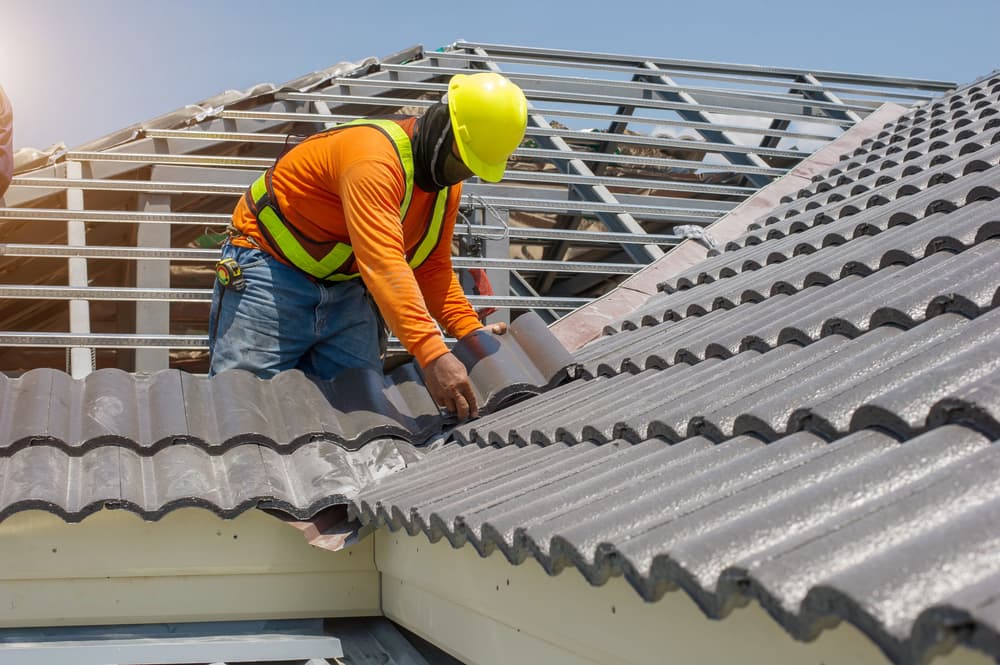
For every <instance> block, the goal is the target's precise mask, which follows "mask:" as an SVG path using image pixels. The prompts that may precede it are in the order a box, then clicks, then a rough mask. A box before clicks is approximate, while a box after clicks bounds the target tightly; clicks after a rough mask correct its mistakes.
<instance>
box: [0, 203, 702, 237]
mask: <svg viewBox="0 0 1000 665" xmlns="http://www.w3.org/2000/svg"><path fill="white" fill-rule="evenodd" d="M0 219H18V220H28V219H35V220H46V221H65V220H67V219H83V220H86V221H93V222H118V223H127V224H134V223H147V222H152V223H161V224H209V225H220V224H221V225H225V224H228V223H229V220H230V219H231V216H230V215H228V214H205V213H162V214H150V213H141V212H111V211H100V212H98V211H70V210H48V209H43V208H0ZM463 228H468V229H470V230H469V231H468V232H469V233H470V234H471V235H474V236H495V235H497V234H502V233H504V232H505V230H504V227H502V226H482V225H472V226H470V227H463V226H461V225H459V226H458V227H456V231H455V233H456V235H461V234H462V229H463ZM507 232H508V233H509V234H510V237H511V238H522V239H537V240H547V239H548V240H575V241H578V242H595V243H629V242H631V243H642V244H646V243H654V244H676V243H678V242H680V240H682V239H683V238H681V237H680V236H675V235H654V234H647V235H644V236H642V237H641V238H640V237H636V236H635V235H632V234H630V233H614V232H612V233H607V232H599V231H566V230H560V229H535V228H527V227H511V228H510V229H508V230H507Z"/></svg>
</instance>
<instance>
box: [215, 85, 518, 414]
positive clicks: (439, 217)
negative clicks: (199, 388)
mask: <svg viewBox="0 0 1000 665" xmlns="http://www.w3.org/2000/svg"><path fill="white" fill-rule="evenodd" d="M526 124H527V101H526V100H525V97H524V94H523V93H522V92H521V90H520V88H518V87H517V86H516V85H515V84H513V83H511V82H510V81H509V80H508V79H506V78H504V77H503V76H500V75H499V74H494V73H479V74H471V75H466V74H458V75H456V76H454V77H452V79H451V80H450V81H449V83H448V89H447V93H446V95H445V97H443V98H442V100H441V101H440V102H438V103H436V104H434V105H432V106H430V107H429V108H428V109H427V111H426V112H425V113H424V115H422V116H420V117H419V118H417V117H402V116H394V117H391V118H382V119H376V118H372V119H362V120H356V121H352V122H348V123H344V124H342V125H339V126H337V127H334V128H332V129H330V130H327V131H324V132H321V133H318V134H315V135H313V136H311V137H309V138H307V139H305V140H304V141H302V142H301V143H299V144H298V145H296V146H295V147H293V148H292V149H290V150H288V151H287V152H286V153H285V154H284V155H283V156H281V157H279V158H278V159H277V160H276V161H275V163H274V165H273V166H272V167H271V168H270V169H268V170H267V172H266V173H265V174H263V175H262V176H260V177H259V178H258V179H257V180H256V181H255V182H254V183H253V184H252V185H251V186H250V187H249V189H248V190H247V192H246V193H245V195H244V196H243V197H242V198H241V199H240V201H239V203H238V204H237V206H236V209H235V211H234V212H233V217H232V227H231V229H230V239H229V240H228V242H226V243H225V244H224V245H223V248H222V257H223V258H222V260H221V261H220V263H219V264H218V265H217V273H218V275H219V279H217V281H216V286H215V290H214V293H213V299H212V309H211V314H210V317H209V353H210V369H209V373H210V374H217V373H219V372H222V371H224V370H228V369H235V368H239V369H246V370H250V371H252V372H254V373H256V374H257V375H258V376H260V377H263V378H269V377H272V376H274V375H275V374H277V373H278V372H279V371H282V370H286V369H292V368H298V369H301V370H302V371H303V372H305V373H307V374H309V375H312V376H315V377H317V378H320V379H329V378H332V377H334V376H336V374H337V373H339V372H340V371H342V370H344V369H347V368H350V367H367V368H371V369H376V370H378V371H380V372H381V370H382V360H381V358H380V355H381V351H383V350H384V339H385V337H384V327H383V326H382V322H381V320H380V315H381V316H382V317H384V321H385V322H386V323H387V324H388V327H389V328H390V329H391V330H392V331H393V332H394V333H395V334H396V335H397V336H398V337H399V339H400V341H401V342H402V344H403V345H404V346H405V347H406V349H407V350H408V351H409V352H410V353H411V354H412V355H413V356H414V358H415V359H416V361H417V362H418V363H419V365H420V367H421V369H422V373H423V376H424V382H425V384H426V386H427V388H428V391H429V392H430V394H431V396H432V397H433V398H434V400H435V401H436V402H437V403H438V405H440V406H442V407H444V408H445V409H447V410H448V411H450V412H452V413H454V414H456V415H457V416H458V418H459V419H460V420H465V419H467V418H469V417H470V416H471V417H475V416H477V415H478V405H477V404H476V398H475V395H474V393H473V391H472V385H471V384H470V382H469V377H468V374H467V372H466V369H465V366H464V365H463V364H462V362H461V361H459V360H458V359H457V358H456V357H455V356H454V355H453V354H452V353H451V352H449V350H448V348H447V346H445V343H444V340H443V338H442V336H441V333H440V331H439V329H438V327H437V325H436V324H435V320H436V321H437V322H438V323H440V325H441V327H442V328H443V329H444V331H445V332H447V333H448V334H450V335H452V336H453V337H456V338H459V339H461V338H463V337H465V336H466V335H469V334H471V333H474V332H476V331H478V330H480V329H481V328H483V324H482V323H481V322H480V320H479V318H478V317H477V316H476V313H475V311H474V310H473V309H472V307H471V306H470V304H469V301H468V300H467V299H466V297H465V294H464V293H463V291H462V289H461V286H460V285H459V282H458V278H457V275H456V274H455V272H454V271H453V270H452V265H451V247H452V233H453V231H454V227H455V219H456V216H457V214H458V207H459V201H460V198H461V192H462V187H461V183H462V181H463V180H465V179H467V178H469V177H471V176H472V175H473V174H475V175H476V176H478V177H479V178H481V179H482V180H485V181H487V182H498V181H499V180H500V179H501V178H502V176H503V172H504V168H505V166H506V163H507V159H508V158H509V156H510V155H511V153H513V151H514V149H515V148H516V147H517V146H518V145H519V144H520V142H521V139H522V138H523V136H524V131H525V126H526ZM372 301H374V306H373V304H372ZM488 329H489V330H490V331H491V332H493V333H495V334H504V333H505V332H506V329H507V328H506V324H504V323H497V324H493V325H492V326H489V327H488ZM380 333H381V339H380ZM380 345H381V349H380Z"/></svg>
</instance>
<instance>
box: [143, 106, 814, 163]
mask: <svg viewBox="0 0 1000 665" xmlns="http://www.w3.org/2000/svg"><path fill="white" fill-rule="evenodd" d="M284 96H286V97H287V98H289V99H296V100H299V101H317V100H323V101H341V102H345V103H346V102H348V101H351V102H357V101H359V100H361V99H364V100H371V103H372V104H373V105H376V106H388V107H393V108H395V107H397V106H399V105H400V103H402V102H405V101H407V100H399V99H386V98H380V97H351V96H349V95H327V94H324V93H284ZM431 103H432V102H426V103H425V104H421V105H424V106H429V105H430V104H431ZM622 122H630V119H629V118H624V117H622ZM665 124H670V123H665ZM705 126H711V125H709V124H708V123H705ZM158 134H159V135H161V136H162V137H163V138H167V136H168V135H169V137H171V138H191V139H204V140H225V141H244V140H249V141H253V139H243V138H240V137H241V136H242V135H236V134H234V135H233V137H232V138H230V137H229V136H227V135H226V134H225V133H223V132H195V131H189V130H160V131H159V132H158ZM525 135H526V136H561V137H563V138H566V139H576V140H579V141H607V142H611V143H620V144H628V145H642V146H654V147H662V148H681V149H684V150H691V149H695V148H697V149H698V150H703V151H705V152H754V153H757V154H761V155H768V156H771V157H790V158H793V159H801V158H803V157H805V156H806V153H803V152H802V151H799V150H778V149H776V148H761V147H759V146H741V145H738V144H731V143H713V142H708V141H704V142H697V143H695V142H691V141H684V140H678V139H667V138H660V137H656V136H646V135H638V136H632V135H628V134H606V133H601V132H586V131H580V130H574V129H553V128H549V127H528V128H527V130H526V131H525ZM266 136H267V138H266V140H262V141H261V142H264V143H281V142H282V141H283V140H284V136H283V135H274V134H268V135H266ZM275 136H278V137H279V138H280V139H281V140H278V141H275V140H274V137H275ZM515 154H517V153H515Z"/></svg>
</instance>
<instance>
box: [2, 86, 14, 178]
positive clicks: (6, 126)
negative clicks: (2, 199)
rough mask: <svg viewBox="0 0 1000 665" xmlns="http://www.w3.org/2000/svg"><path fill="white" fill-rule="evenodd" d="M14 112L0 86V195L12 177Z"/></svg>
mask: <svg viewBox="0 0 1000 665" xmlns="http://www.w3.org/2000/svg"><path fill="white" fill-rule="evenodd" d="M13 125H14V112H13V111H12V110H11V107H10V100H9V99H7V95H5V94H4V91H3V88H2V87H0V196H3V195H4V192H6V191H7V187H9V186H10V180H11V178H13V177H14V145H13V144H14V129H13Z"/></svg>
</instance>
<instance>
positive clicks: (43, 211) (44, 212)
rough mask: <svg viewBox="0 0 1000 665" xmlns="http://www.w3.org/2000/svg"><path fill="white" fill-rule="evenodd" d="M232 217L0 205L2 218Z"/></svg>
mask: <svg viewBox="0 0 1000 665" xmlns="http://www.w3.org/2000/svg"><path fill="white" fill-rule="evenodd" d="M231 218H232V217H231V216H230V215H228V214H221V213H190V212H187V213H179V212H166V213H148V212H130V211H112V210H58V209H47V208H0V219H24V220H27V219H35V220H49V221H63V220H67V219H79V220H83V221H86V222H119V223H127V224H131V223H139V222H143V223H146V222H152V223H159V224H212V225H217V224H223V225H225V224H228V223H229V220H230V219H231Z"/></svg>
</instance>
